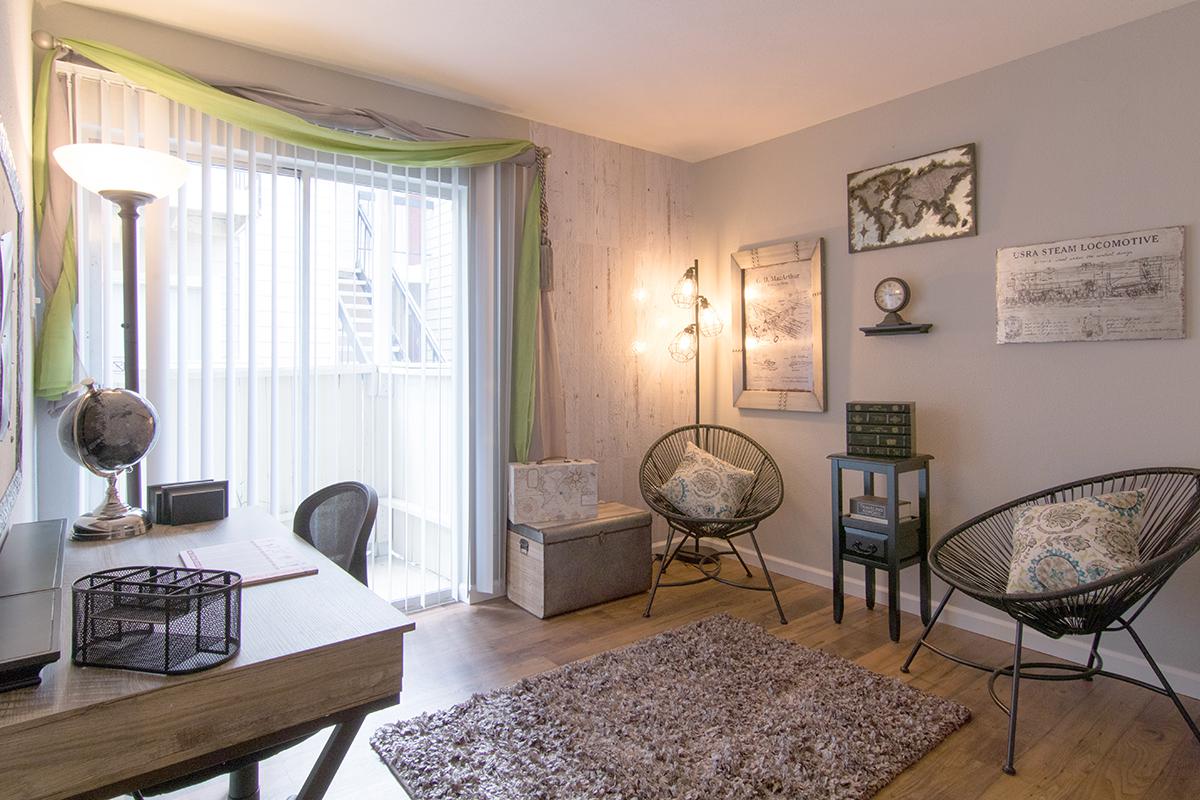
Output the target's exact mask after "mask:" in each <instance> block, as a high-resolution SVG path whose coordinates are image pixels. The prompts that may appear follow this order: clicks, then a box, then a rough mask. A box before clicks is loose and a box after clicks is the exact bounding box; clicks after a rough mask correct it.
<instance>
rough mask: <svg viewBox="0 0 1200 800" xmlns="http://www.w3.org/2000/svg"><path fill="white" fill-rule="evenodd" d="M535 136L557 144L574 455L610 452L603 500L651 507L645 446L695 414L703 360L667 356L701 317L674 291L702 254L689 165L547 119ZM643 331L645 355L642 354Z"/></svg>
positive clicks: (559, 295)
mask: <svg viewBox="0 0 1200 800" xmlns="http://www.w3.org/2000/svg"><path fill="white" fill-rule="evenodd" d="M531 136H532V138H533V140H534V141H535V142H537V143H538V144H540V145H543V146H546V147H549V148H551V150H552V151H553V152H552V154H551V156H550V160H549V162H548V171H547V184H548V187H547V199H548V200H549V203H550V235H551V238H552V239H553V241H554V257H555V286H554V293H553V300H552V307H553V309H554V316H555V323H556V325H557V328H558V334H559V357H560V361H561V369H562V377H563V384H564V386H563V388H564V392H565V394H566V407H567V445H568V449H569V451H570V452H568V453H567V454H566V455H568V456H572V457H579V458H594V459H596V461H598V462H599V464H600V468H599V471H600V497H601V499H603V500H618V501H620V502H623V503H627V504H629V505H634V506H639V507H644V503H643V502H642V499H641V493H640V492H639V490H638V483H637V470H638V467H639V466H640V464H641V460H642V456H643V455H644V454H645V452H646V449H647V448H648V447H649V445H650V444H652V443H653V442H654V440H655V439H657V438H658V437H659V436H660V435H662V434H663V433H665V432H666V431H667V430H669V429H671V428H672V427H675V426H677V425H685V424H688V423H690V422H691V421H692V415H693V406H692V403H693V394H692V393H693V388H692V381H693V366H692V364H690V363H689V364H679V363H677V362H675V361H672V360H671V358H670V356H669V355H668V354H667V344H668V343H669V342H670V339H671V337H672V336H674V334H675V333H676V331H678V330H679V329H680V328H682V327H683V326H684V325H686V324H687V323H688V322H689V321H690V313H689V312H688V311H686V310H682V309H678V308H676V307H675V306H674V305H672V303H671V299H670V294H671V288H672V287H673V286H674V284H675V281H676V280H677V279H678V278H679V276H680V275H681V274H682V273H683V271H684V270H685V269H686V268H687V267H688V266H689V265H690V264H691V262H692V259H693V258H694V253H693V252H692V247H691V227H692V209H691V205H690V202H689V200H688V198H689V197H690V187H689V165H688V164H686V163H685V162H682V161H679V160H676V159H672V158H667V157H665V156H660V155H656V154H654V153H648V152H646V151H644V150H637V149H635V148H632V147H626V146H624V145H619V144H614V143H612V142H607V141H604V140H601V139H596V138H593V137H590V136H583V135H581V134H577V133H573V132H571V131H566V130H562V129H560V128H555V127H551V126H548V125H541V124H536V123H535V124H533V125H532V126H531ZM638 289H643V290H644V295H645V299H644V300H643V301H641V302H639V301H638V300H636V299H635V297H636V294H635V293H636V292H637V290H638ZM635 340H640V341H642V342H644V343H645V347H646V349H645V352H644V353H642V354H640V355H637V354H635V353H634V351H633V343H634V341H635ZM708 341H712V340H706V342H705V344H708Z"/></svg>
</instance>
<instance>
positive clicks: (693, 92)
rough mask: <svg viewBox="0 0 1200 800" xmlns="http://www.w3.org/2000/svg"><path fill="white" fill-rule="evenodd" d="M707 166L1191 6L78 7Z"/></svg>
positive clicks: (1020, 2)
mask: <svg viewBox="0 0 1200 800" xmlns="http://www.w3.org/2000/svg"><path fill="white" fill-rule="evenodd" d="M73 2H76V3H77V4H78V5H84V6H91V7H94V8H100V9H106V10H109V11H114V12H118V13H121V14H125V15H129V16H134V17H138V18H141V19H145V20H150V21H153V22H157V23H161V24H164V25H169V26H173V27H177V28H182V29H186V30H189V31H194V32H196V33H201V34H205V35H208V36H212V37H215V38H218V39H224V40H227V41H230V42H236V43H238V44H242V45H247V46H249V47H253V48H258V49H261V50H266V51H269V52H272V53H277V54H281V55H286V56H290V57H293V58H300V59H303V60H305V61H310V62H314V63H318V64H324V65H327V66H332V67H335V68H340V69H345V70H349V71H352V72H355V73H359V74H363V75H370V76H373V77H377V78H380V79H383V80H387V81H390V82H392V83H396V84H399V85H402V86H406V87H409V88H413V89H419V90H421V91H426V92H430V93H432V94H437V95H441V96H444V97H450V98H454V99H457V100H465V101H467V102H470V103H474V104H476V105H481V106H485V107H487V108H492V109H495V110H498V111H505V112H508V113H511V114H516V115H519V116H523V117H528V118H530V119H534V120H537V121H540V122H546V123H550V124H553V125H558V126H560V127H564V128H569V129H571V130H575V131H579V132H582V133H587V134H591V135H594V136H600V137H603V138H605V139H611V140H614V141H618V142H622V143H625V144H630V145H634V146H637V147H642V148H645V149H647V150H653V151H655V152H659V153H665V154H667V155H672V156H677V157H679V158H682V159H686V160H688V161H698V160H701V159H705V158H710V157H712V156H716V155H720V154H721V153H725V152H728V151H730V150H735V149H738V148H740V147H745V146H747V145H751V144H754V143H756V142H761V141H764V140H766V139H771V138H774V137H776V136H780V135H782V134H785V133H789V132H791V131H794V130H799V129H801V128H805V127H808V126H810V125H815V124H817V123H819V122H823V121H825V120H828V119H833V118H834V117H839V116H842V115H843V114H848V113H850V112H853V111H857V110H859V109H863V108H867V107H869V106H873V105H876V104H878V103H881V102H885V101H887V100H891V99H894V98H896V97H901V96H903V95H906V94H911V93H912V92H916V91H919V90H921V89H925V88H928V87H930V86H935V85H937V84H940V83H944V82H946V81H949V80H953V79H955V78H959V77H962V76H964V75H969V74H971V73H974V72H978V71H980V70H983V69H987V68H988V67H993V66H996V65H997V64H1002V63H1004V62H1007V61H1012V60H1013V59H1017V58H1020V57H1022V56H1026V55H1029V54H1031V53H1036V52H1038V51H1040V50H1045V49H1047V48H1050V47H1054V46H1055V45H1059V44H1062V43H1064V42H1068V41H1071V40H1073V39H1077V38H1080V37H1082V36H1086V35H1088V34H1091V33H1096V32H1098V31H1101V30H1105V29H1108V28H1112V27H1115V26H1117V25H1121V24H1124V23H1126V22H1130V21H1132V20H1135V19H1138V18H1140V17H1145V16H1149V15H1151V14H1154V13H1157V12H1159V11H1163V10H1166V9H1169V8H1173V7H1175V6H1181V5H1185V4H1186V2H1187V0H1002V2H996V0H923V2H920V3H913V2H896V0H168V1H167V2H164V0H73Z"/></svg>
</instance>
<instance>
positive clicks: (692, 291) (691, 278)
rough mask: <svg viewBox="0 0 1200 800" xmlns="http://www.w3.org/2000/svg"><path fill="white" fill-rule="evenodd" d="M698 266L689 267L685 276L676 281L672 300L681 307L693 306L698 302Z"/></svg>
mask: <svg viewBox="0 0 1200 800" xmlns="http://www.w3.org/2000/svg"><path fill="white" fill-rule="evenodd" d="M696 290H697V286H696V268H695V267H688V269H687V272H685V273H683V277H682V278H680V279H679V280H678V281H676V282H675V288H674V289H673V290H672V291H671V302H673V303H674V304H675V305H677V306H679V307H680V308H691V307H692V306H693V305H694V304H695V302H696V294H697V291H696Z"/></svg>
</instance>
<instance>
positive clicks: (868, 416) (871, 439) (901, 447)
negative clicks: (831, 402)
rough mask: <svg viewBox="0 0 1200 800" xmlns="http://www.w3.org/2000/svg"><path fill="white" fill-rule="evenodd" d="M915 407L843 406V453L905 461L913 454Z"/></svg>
mask: <svg viewBox="0 0 1200 800" xmlns="http://www.w3.org/2000/svg"><path fill="white" fill-rule="evenodd" d="M916 438H917V404H916V403H885V402H873V403H865V402H862V401H856V402H852V403H846V452H847V453H849V454H850V455H852V456H881V457H883V458H908V457H909V456H911V455H912V454H913V452H915V447H916Z"/></svg>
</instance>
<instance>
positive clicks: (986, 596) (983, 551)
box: [930, 467, 1200, 637]
mask: <svg viewBox="0 0 1200 800" xmlns="http://www.w3.org/2000/svg"><path fill="white" fill-rule="evenodd" d="M1131 489H1145V490H1146V507H1145V510H1144V511H1143V515H1142V528H1141V531H1140V534H1139V537H1138V551H1139V556H1140V558H1139V562H1140V563H1139V564H1138V565H1137V566H1136V567H1133V568H1131V569H1128V570H1125V571H1123V572H1118V573H1114V574H1112V575H1109V576H1107V577H1105V578H1103V579H1101V580H1097V581H1093V582H1091V583H1088V584H1085V585H1083V586H1079V587H1076V588H1073V589H1063V590H1060V591H1055V592H1044V593H1038V594H1033V595H1025V594H1009V593H1008V592H1007V589H1006V584H1007V580H1008V571H1009V561H1010V560H1011V556H1012V535H1013V523H1014V519H1015V517H1016V513H1017V511H1018V510H1019V509H1021V508H1023V507H1024V506H1027V505H1030V504H1039V505H1043V504H1048V503H1060V502H1064V501H1068V500H1076V499H1079V498H1082V497H1090V496H1094V495H1097V494H1108V493H1110V492H1119V491H1126V490H1131ZM1197 552H1200V470H1196V469H1189V468H1183V467H1159V468H1152V469H1136V470H1127V471H1124V472H1115V473H1111V474H1109V475H1099V476H1097V477H1095V478H1087V479H1085V480H1081V481H1075V482H1072V483H1067V484H1063V485H1061V486H1056V487H1054V488H1052V489H1047V490H1045V491H1041V492H1037V493H1035V494H1031V495H1026V496H1025V497H1021V498H1018V499H1016V500H1013V501H1010V502H1008V503H1005V504H1004V505H1002V506H999V507H997V508H994V509H992V510H991V511H987V512H985V513H983V514H980V515H979V516H978V517H975V518H974V519H972V520H968V521H967V522H964V523H963V524H962V525H960V526H958V527H957V528H955V529H954V530H952V531H950V532H949V533H947V534H946V535H945V536H944V537H943V538H942V539H941V540H939V541H938V542H937V544H935V545H934V546H933V549H932V550H931V551H930V561H931V565H932V566H933V569H934V571H935V572H937V573H938V575H939V576H940V577H942V578H943V579H945V580H946V581H948V582H949V583H951V584H953V585H954V586H956V587H958V588H959V589H962V590H963V591H965V592H966V593H967V594H969V595H970V596H972V597H974V598H975V599H977V600H981V601H983V602H985V603H988V604H989V605H993V606H995V607H997V608H1001V609H1002V610H1004V611H1006V612H1008V613H1009V614H1011V615H1012V616H1014V617H1016V618H1017V619H1020V620H1022V621H1023V622H1025V623H1026V624H1029V625H1031V626H1032V627H1034V628H1035V629H1036V630H1038V631H1041V632H1042V633H1044V634H1046V635H1047V636H1054V637H1057V636H1063V635H1068V634H1069V635H1083V634H1092V633H1095V632H1097V631H1099V630H1104V629H1106V628H1108V627H1109V626H1110V625H1112V624H1113V623H1114V622H1116V621H1117V620H1119V618H1120V617H1121V615H1123V614H1125V613H1126V612H1127V611H1128V609H1130V608H1132V607H1133V606H1134V604H1135V603H1137V602H1139V601H1141V600H1143V599H1145V598H1149V597H1153V595H1154V592H1156V591H1157V590H1158V588H1159V587H1160V586H1161V585H1162V584H1163V583H1164V582H1165V581H1166V580H1167V579H1168V578H1169V577H1170V576H1171V575H1172V573H1174V572H1175V570H1176V569H1178V568H1179V566H1180V565H1181V564H1183V563H1184V562H1186V561H1187V560H1188V559H1189V558H1191V557H1192V556H1193V555H1195V554H1196V553H1197ZM1135 613H1137V612H1135Z"/></svg>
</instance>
